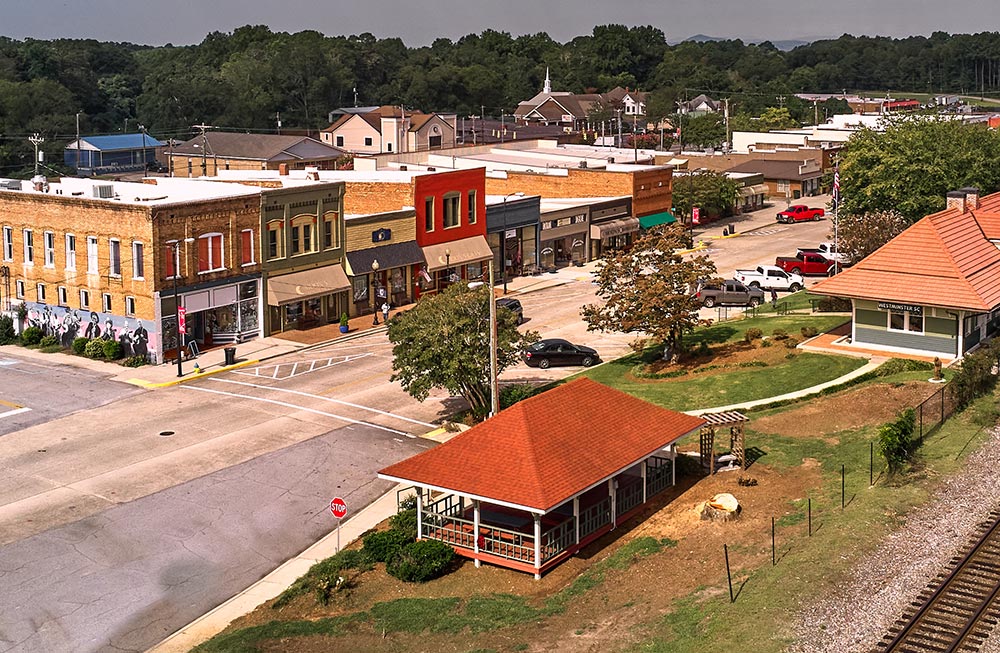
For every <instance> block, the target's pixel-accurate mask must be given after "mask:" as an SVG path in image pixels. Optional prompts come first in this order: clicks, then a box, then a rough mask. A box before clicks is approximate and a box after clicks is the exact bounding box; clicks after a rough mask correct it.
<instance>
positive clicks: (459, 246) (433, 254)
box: [379, 236, 493, 272]
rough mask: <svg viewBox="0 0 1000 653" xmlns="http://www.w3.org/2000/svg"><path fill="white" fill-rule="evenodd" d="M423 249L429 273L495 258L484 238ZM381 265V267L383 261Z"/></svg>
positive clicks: (464, 239) (467, 239) (457, 241)
mask: <svg viewBox="0 0 1000 653" xmlns="http://www.w3.org/2000/svg"><path fill="white" fill-rule="evenodd" d="M421 249H423V251H424V260H426V261H427V271H428V272H434V271H435V270H444V269H445V268H447V267H455V266H456V265H466V264H467V263H475V262H477V261H488V260H489V259H490V258H491V257H492V256H493V251H492V250H491V249H490V245H489V243H487V242H486V239H485V238H483V237H482V236H473V237H471V238H463V239H462V240H453V241H451V242H450V243H441V244H439V245H428V246H427V247H423V248H421ZM379 264H380V265H381V261H379Z"/></svg>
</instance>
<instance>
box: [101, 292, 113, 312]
mask: <svg viewBox="0 0 1000 653" xmlns="http://www.w3.org/2000/svg"><path fill="white" fill-rule="evenodd" d="M101 308H102V309H103V310H104V312H105V313H110V312H111V293H109V292H106V293H103V294H102V295H101Z"/></svg>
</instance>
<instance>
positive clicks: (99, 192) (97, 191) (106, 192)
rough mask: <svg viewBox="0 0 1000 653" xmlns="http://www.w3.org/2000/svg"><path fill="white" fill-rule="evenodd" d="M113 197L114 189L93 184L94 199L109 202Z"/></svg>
mask: <svg viewBox="0 0 1000 653" xmlns="http://www.w3.org/2000/svg"><path fill="white" fill-rule="evenodd" d="M114 196H115V187H114V186H112V185H111V184H94V197H98V198H100V199H102V200H110V199H112V198H114Z"/></svg>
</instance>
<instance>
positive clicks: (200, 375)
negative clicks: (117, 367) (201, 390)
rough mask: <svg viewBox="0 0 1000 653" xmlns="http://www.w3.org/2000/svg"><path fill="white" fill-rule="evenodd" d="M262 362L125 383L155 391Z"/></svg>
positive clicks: (126, 381)
mask: <svg viewBox="0 0 1000 653" xmlns="http://www.w3.org/2000/svg"><path fill="white" fill-rule="evenodd" d="M285 353H288V352H285ZM262 360H266V359H264V358H259V359H255V360H248V361H243V362H241V363H236V364H235V365H228V366H225V367H219V368H216V369H214V370H211V371H208V372H205V371H202V372H189V373H188V375H185V376H184V377H182V378H179V379H175V380H173V381H164V382H163V383H153V382H152V381H146V380H145V379H125V383H130V384H132V385H136V386H139V387H140V388H147V389H150V390H153V389H156V388H169V387H171V386H175V385H180V384H182V383H187V382H188V381H195V380H197V379H204V378H205V377H207V376H214V375H216V374H220V373H222V372H228V371H229V370H238V369H239V368H241V367H247V366H249V365H256V364H257V363H259V362H261V361H262Z"/></svg>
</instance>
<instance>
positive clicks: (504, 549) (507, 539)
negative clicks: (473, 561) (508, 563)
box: [480, 525, 535, 563]
mask: <svg viewBox="0 0 1000 653" xmlns="http://www.w3.org/2000/svg"><path fill="white" fill-rule="evenodd" d="M480 532H482V537H483V540H482V542H480V544H481V546H480V549H481V550H482V551H483V552H485V553H491V554H493V555H495V556H500V557H501V558H508V559H509V560H518V561H520V562H529V563H533V562H534V561H535V538H534V537H532V536H529V535H525V534H524V533H518V532H517V531H509V530H507V529H506V528H498V527H496V526H482V525H480Z"/></svg>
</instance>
